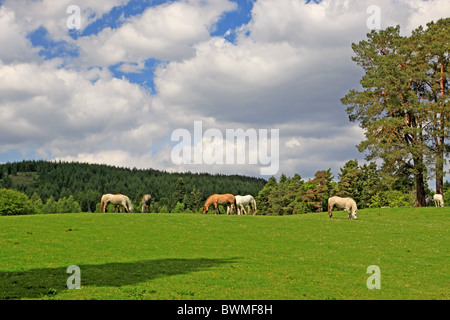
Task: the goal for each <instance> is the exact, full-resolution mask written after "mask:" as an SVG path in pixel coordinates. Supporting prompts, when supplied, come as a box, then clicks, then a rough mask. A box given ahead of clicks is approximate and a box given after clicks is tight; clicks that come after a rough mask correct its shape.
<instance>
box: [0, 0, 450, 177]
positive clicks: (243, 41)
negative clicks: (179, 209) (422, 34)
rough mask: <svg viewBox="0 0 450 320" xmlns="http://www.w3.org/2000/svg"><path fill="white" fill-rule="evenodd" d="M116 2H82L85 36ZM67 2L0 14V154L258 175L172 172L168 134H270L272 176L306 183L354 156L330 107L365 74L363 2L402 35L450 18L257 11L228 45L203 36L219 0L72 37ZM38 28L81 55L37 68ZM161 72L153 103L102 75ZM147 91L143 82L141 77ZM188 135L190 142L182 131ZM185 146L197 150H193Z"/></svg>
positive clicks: (394, 11)
mask: <svg viewBox="0 0 450 320" xmlns="http://www.w3.org/2000/svg"><path fill="white" fill-rule="evenodd" d="M126 2H127V1H125V0H115V1H96V2H91V1H78V2H77V4H78V5H79V6H80V8H81V9H82V18H83V21H82V28H85V27H86V26H87V25H88V24H89V23H90V22H92V21H94V20H95V19H98V18H99V17H101V16H102V15H103V14H105V13H108V12H109V11H110V10H111V8H113V7H114V6H117V5H122V4H125V3H126ZM70 4H72V3H71V2H70V1H68V0H67V1H57V2H55V1H49V0H43V1H39V2H37V1H29V0H17V1H9V0H7V1H4V3H3V5H2V6H0V44H1V45H2V50H1V51H0V128H1V134H0V152H7V151H8V150H12V149H16V150H27V149H33V150H35V152H36V153H37V154H39V155H40V156H42V157H52V158H56V159H62V160H77V161H87V162H96V163H108V164H114V165H118V166H128V167H139V168H148V167H154V168H157V169H165V170H169V171H179V170H191V171H209V172H224V173H240V174H249V175H259V172H260V171H259V170H260V167H261V165H260V164H259V163H258V164H257V165H222V166H221V165H208V166H205V165H198V166H195V165H181V166H176V165H174V163H173V162H172V161H171V159H170V154H171V147H172V146H173V145H174V144H173V143H171V142H170V135H171V133H172V131H173V130H175V129H176V128H186V129H188V130H192V127H193V123H194V121H196V120H201V121H203V123H204V130H206V129H208V128H216V129H218V130H220V131H221V132H222V133H223V134H225V130H226V129H227V128H230V129H237V128H242V129H243V130H246V129H249V128H254V129H279V130H280V170H279V173H281V172H284V173H286V174H289V175H293V174H294V173H295V172H299V173H300V174H301V175H302V176H303V177H304V178H305V177H312V176H313V174H314V173H315V172H316V171H317V170H323V169H328V168H330V167H331V168H332V169H333V170H334V172H337V171H336V170H337V169H338V168H339V167H341V166H342V165H343V164H344V163H345V162H346V161H347V160H350V159H354V158H357V157H359V158H361V157H362V155H360V154H359V153H358V152H357V150H356V148H355V145H356V144H358V143H359V142H360V141H361V139H362V137H363V136H362V131H361V130H360V129H359V128H357V127H355V126H354V124H352V123H350V122H349V121H348V117H347V115H346V113H345V110H344V107H343V106H342V105H341V104H340V101H339V99H340V98H341V97H342V96H344V95H345V94H346V93H347V92H348V90H350V89H351V88H354V87H356V86H358V81H359V80H360V77H361V75H362V71H361V70H359V69H358V67H357V66H356V65H355V64H354V63H353V62H352V61H351V56H352V55H353V52H352V51H351V43H352V42H358V41H360V40H363V39H364V38H365V35H366V33H368V32H369V30H368V29H367V26H366V20H367V18H368V14H367V12H366V9H367V7H368V6H369V5H378V6H379V7H380V9H381V24H382V28H385V27H387V26H388V25H396V24H400V25H401V27H402V29H403V30H404V33H408V32H410V31H411V30H412V29H415V28H416V27H418V25H420V24H422V25H425V23H427V22H429V21H431V20H436V19H438V18H440V17H446V16H449V15H450V3H449V2H448V1H447V0H434V1H420V0H412V1H406V0H398V1H391V0H379V1H372V0H370V1H369V0H362V1H360V0H358V1H356V0H336V1H335V0H333V1H332V0H324V1H322V2H321V3H320V4H309V5H306V4H305V1H303V0H277V1H273V0H259V1H256V2H255V3H254V7H253V11H252V17H251V21H250V23H249V24H248V25H244V26H243V27H242V28H240V29H239V30H237V38H236V41H235V43H230V42H228V41H226V40H224V39H223V38H220V37H211V36H210V31H211V30H212V29H214V27H215V24H216V23H217V21H218V20H219V19H220V18H221V17H222V16H223V14H224V13H226V12H230V11H232V10H235V9H236V3H234V2H231V1H227V0H215V1H201V0H195V1H194V0H190V1H187V0H186V1H174V2H168V3H167V4H163V5H158V6H154V7H149V8H147V9H146V10H145V11H144V12H143V13H142V14H140V15H136V16H132V17H129V18H126V19H125V18H124V20H123V23H122V24H121V26H120V27H118V28H117V29H110V28H105V29H103V30H101V31H100V32H99V33H98V34H94V35H91V36H86V37H80V38H78V39H77V40H74V39H72V38H70V37H69V36H68V32H67V27H66V19H67V16H68V15H67V13H66V8H67V6H69V5H70ZM39 26H44V27H45V28H46V29H47V30H48V32H49V35H50V37H51V38H52V39H54V40H59V39H63V40H66V41H68V42H70V43H71V44H72V45H74V46H75V47H77V48H78V49H79V50H80V58H79V59H74V60H73V61H72V64H71V65H70V66H69V65H65V64H64V61H63V60H62V59H58V58H56V59H52V60H50V61H43V59H42V58H40V57H39V56H38V55H37V50H38V48H32V47H31V43H30V41H29V40H28V39H27V34H28V33H29V32H30V31H33V30H35V29H36V28H38V27H39ZM149 58H153V59H160V60H164V61H167V63H166V64H164V65H162V66H160V67H159V68H158V70H157V71H156V73H155V79H154V82H155V84H156V89H157V93H156V94H155V95H150V94H149V93H148V92H147V91H146V90H144V89H143V88H142V87H140V86H139V85H138V84H133V83H130V82H129V81H127V80H126V79H125V78H123V79H117V78H114V77H113V75H112V74H111V73H110V72H109V71H108V67H109V66H111V65H116V64H120V65H119V67H118V69H119V71H122V72H140V71H141V70H142V69H143V68H144V66H145V65H144V61H145V60H146V59H149ZM149 80H151V79H149ZM191 132H192V131H191ZM193 143H196V142H195V141H194V142H193Z"/></svg>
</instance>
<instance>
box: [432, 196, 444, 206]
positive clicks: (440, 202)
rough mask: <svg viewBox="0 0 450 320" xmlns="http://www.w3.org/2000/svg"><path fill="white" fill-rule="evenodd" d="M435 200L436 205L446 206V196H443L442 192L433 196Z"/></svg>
mask: <svg viewBox="0 0 450 320" xmlns="http://www.w3.org/2000/svg"><path fill="white" fill-rule="evenodd" d="M433 201H434V205H435V206H436V207H443V206H444V197H443V196H442V194H439V193H436V194H435V195H434V196H433Z"/></svg>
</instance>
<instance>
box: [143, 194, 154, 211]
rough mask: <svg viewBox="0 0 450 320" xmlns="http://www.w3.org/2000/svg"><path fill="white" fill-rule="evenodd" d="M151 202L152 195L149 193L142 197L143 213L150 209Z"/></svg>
mask: <svg viewBox="0 0 450 320" xmlns="http://www.w3.org/2000/svg"><path fill="white" fill-rule="evenodd" d="M151 202H152V196H151V195H149V194H144V196H143V197H142V213H144V212H148V211H149V208H150V203H151Z"/></svg>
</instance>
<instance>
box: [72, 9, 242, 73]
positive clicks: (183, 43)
mask: <svg viewBox="0 0 450 320" xmlns="http://www.w3.org/2000/svg"><path fill="white" fill-rule="evenodd" d="M233 9H235V4H234V3H232V2H229V1H227V0H217V1H208V2H203V1H197V0H196V1H181V2H169V3H167V4H163V5H159V6H155V7H149V8H147V9H146V10H145V12H144V13H142V14H141V15H138V16H134V17H131V18H129V19H127V20H126V21H125V22H124V24H123V25H122V26H120V27H119V28H117V29H111V28H106V29H104V30H103V31H101V32H100V33H99V34H96V35H92V36H88V37H82V38H81V39H80V40H79V41H78V44H79V46H80V48H81V59H82V60H83V61H84V62H85V63H87V64H93V65H112V64H116V63H119V62H136V63H141V62H142V61H143V60H146V59H149V58H154V59H158V60H164V61H167V60H181V59H183V58H185V57H191V56H193V55H194V54H195V51H194V50H193V48H192V45H194V44H196V43H198V42H201V41H205V40H207V39H208V38H209V30H210V29H211V28H213V26H214V24H215V23H216V22H217V21H218V19H219V18H220V16H221V15H222V14H223V13H224V12H226V11H230V10H233Z"/></svg>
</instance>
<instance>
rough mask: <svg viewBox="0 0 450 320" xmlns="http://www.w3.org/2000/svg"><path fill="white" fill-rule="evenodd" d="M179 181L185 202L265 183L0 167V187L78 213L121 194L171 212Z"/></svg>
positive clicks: (63, 167)
mask: <svg viewBox="0 0 450 320" xmlns="http://www.w3.org/2000/svg"><path fill="white" fill-rule="evenodd" d="M179 178H182V179H183V182H184V188H183V187H182V192H185V194H187V197H189V195H190V194H191V192H192V191H193V190H194V187H195V190H196V191H197V194H198V192H201V197H202V200H204V199H206V197H207V196H209V195H211V194H213V193H232V194H251V195H253V196H257V195H258V192H259V191H260V190H261V189H262V188H263V187H264V185H265V183H266V180H264V179H261V178H253V177H246V176H241V175H222V174H216V175H212V174H208V173H190V172H187V173H169V172H166V171H159V170H154V169H146V170H141V169H136V168H134V169H129V168H121V167H115V166H108V165H100V164H87V163H78V162H50V161H41V160H39V161H35V160H28V161H22V162H13V163H6V164H0V187H6V188H12V189H16V190H19V191H22V192H24V193H26V194H27V195H28V196H29V197H31V196H32V195H33V194H35V196H36V194H37V195H38V196H39V197H40V198H41V199H42V201H43V202H45V201H46V200H47V199H49V198H50V197H53V198H55V199H56V200H58V199H60V198H62V197H68V196H70V195H73V196H74V198H75V200H77V201H78V202H79V203H80V205H81V207H82V209H83V211H88V210H93V209H92V208H95V204H96V203H98V202H99V201H100V197H101V195H102V194H103V193H122V194H126V195H128V196H129V197H130V199H131V200H132V201H133V202H134V203H136V204H138V203H139V202H140V199H141V198H142V195H143V194H146V193H150V194H151V195H152V197H153V199H154V201H159V202H161V203H163V204H165V205H167V206H168V207H173V206H174V205H175V204H176V200H175V199H174V193H175V191H176V185H177V180H178V179H179ZM183 189H184V190H183ZM177 192H179V190H177Z"/></svg>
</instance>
